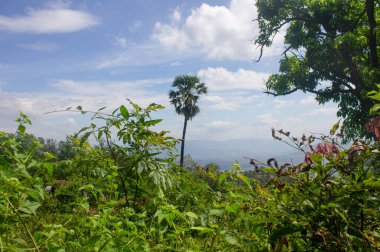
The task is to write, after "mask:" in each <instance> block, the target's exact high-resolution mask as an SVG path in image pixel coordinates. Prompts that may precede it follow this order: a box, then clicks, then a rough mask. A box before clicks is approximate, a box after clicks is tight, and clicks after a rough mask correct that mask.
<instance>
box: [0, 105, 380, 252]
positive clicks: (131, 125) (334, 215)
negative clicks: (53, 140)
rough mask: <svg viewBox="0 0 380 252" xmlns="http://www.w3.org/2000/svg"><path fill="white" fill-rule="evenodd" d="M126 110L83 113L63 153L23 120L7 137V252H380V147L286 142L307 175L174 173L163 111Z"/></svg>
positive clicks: (263, 169)
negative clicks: (87, 121) (300, 155)
mask: <svg viewBox="0 0 380 252" xmlns="http://www.w3.org/2000/svg"><path fill="white" fill-rule="evenodd" d="M127 107H128V108H127ZM127 107H126V106H121V107H119V108H118V109H117V110H115V111H114V112H113V113H111V114H107V113H103V112H102V111H103V110H99V111H95V112H89V111H84V110H82V108H81V107H78V108H77V110H76V111H79V112H81V113H90V114H92V116H93V117H92V122H93V123H92V124H91V125H90V126H89V127H86V128H84V129H82V130H81V131H80V132H79V133H78V134H77V135H76V136H74V137H71V138H68V139H67V141H66V142H62V144H60V145H59V148H58V149H57V148H55V147H56V146H55V145H54V146H55V147H54V146H53V147H54V148H50V149H49V148H48V147H49V144H48V143H47V142H44V141H43V140H41V139H36V138H34V137H32V136H31V135H28V134H26V133H25V129H26V128H27V125H28V124H30V121H29V119H28V117H27V116H25V115H23V114H21V116H20V118H19V119H18V122H19V125H20V126H19V127H18V130H17V131H16V132H15V133H14V134H9V133H5V132H0V234H1V236H0V251H24V250H25V251H26V250H27V251H375V250H379V249H380V225H379V224H380V221H379V217H380V211H379V210H380V209H379V207H380V204H379V200H380V197H379V196H380V195H379V193H380V179H379V172H380V169H379V167H380V161H379V146H378V142H376V141H372V142H369V141H355V142H354V143H353V144H352V146H351V147H349V148H347V149H345V148H343V147H341V146H340V144H339V130H338V127H334V128H333V129H332V131H331V135H330V136H302V137H300V138H299V139H297V138H294V137H291V136H290V134H289V133H288V132H284V131H283V130H280V131H273V137H275V138H276V139H278V140H281V141H286V142H287V143H288V144H290V145H292V146H293V147H295V148H297V149H299V150H300V151H304V152H305V161H304V162H303V163H301V164H277V162H276V160H274V159H269V160H268V162H267V163H265V164H263V163H260V162H259V161H257V160H255V159H254V158H252V159H251V160H250V162H251V164H252V168H253V171H249V172H242V171H241V170H240V167H239V164H235V165H233V167H232V168H231V170H229V171H226V172H221V171H219V170H218V169H217V167H215V166H214V165H210V166H207V167H201V166H199V165H196V164H188V165H187V166H185V167H179V166H178V165H176V163H175V156H174V154H173V152H174V148H175V145H176V142H177V140H176V139H173V138H171V137H168V136H166V134H167V132H165V131H163V132H155V131H153V130H152V127H153V126H155V125H157V124H158V123H159V122H160V120H157V119H151V113H152V112H155V111H156V110H158V109H161V108H162V107H161V106H159V105H156V104H151V105H150V106H148V107H147V108H142V107H140V106H138V105H137V104H134V103H132V102H130V104H129V105H128V106H127ZM70 110H71V109H70ZM337 135H338V136H337ZM91 136H93V137H94V138H95V139H96V140H97V141H98V142H99V144H97V145H96V146H95V147H94V146H93V145H90V144H89V143H88V142H87V139H88V138H89V137H91ZM279 144H280V143H279ZM51 146H52V145H50V147H51ZM162 153H165V155H162Z"/></svg>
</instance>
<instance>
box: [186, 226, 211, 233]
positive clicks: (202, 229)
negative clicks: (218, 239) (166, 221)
mask: <svg viewBox="0 0 380 252" xmlns="http://www.w3.org/2000/svg"><path fill="white" fill-rule="evenodd" d="M191 230H197V231H200V232H201V233H212V232H213V230H212V229H211V228H209V227H191Z"/></svg>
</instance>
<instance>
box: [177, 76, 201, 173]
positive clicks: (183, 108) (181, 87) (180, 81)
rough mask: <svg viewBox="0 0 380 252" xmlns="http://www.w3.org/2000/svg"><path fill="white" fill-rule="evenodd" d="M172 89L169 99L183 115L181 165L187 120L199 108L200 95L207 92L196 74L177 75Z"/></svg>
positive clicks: (181, 162)
mask: <svg viewBox="0 0 380 252" xmlns="http://www.w3.org/2000/svg"><path fill="white" fill-rule="evenodd" d="M172 87H173V88H174V90H170V92H169V99H170V103H171V104H173V106H174V108H175V112H176V113H177V114H178V115H183V116H184V117H185V120H184V124H183V132H182V142H181V159H180V164H181V166H183V155H184V150H185V135H186V128H187V121H188V120H192V119H193V118H194V116H196V115H197V114H198V113H199V111H200V109H199V107H198V105H197V103H198V100H199V97H200V95H202V94H207V87H206V85H205V83H202V82H201V81H200V79H199V78H198V77H197V76H190V75H180V76H177V77H176V78H175V79H174V81H173V84H172Z"/></svg>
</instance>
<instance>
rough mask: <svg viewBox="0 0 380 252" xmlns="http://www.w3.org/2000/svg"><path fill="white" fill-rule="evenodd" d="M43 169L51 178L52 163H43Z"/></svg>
mask: <svg viewBox="0 0 380 252" xmlns="http://www.w3.org/2000/svg"><path fill="white" fill-rule="evenodd" d="M44 167H45V169H46V171H47V173H48V174H49V176H50V177H52V176H53V171H54V165H53V163H50V162H46V163H44Z"/></svg>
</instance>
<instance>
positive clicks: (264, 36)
mask: <svg viewBox="0 0 380 252" xmlns="http://www.w3.org/2000/svg"><path fill="white" fill-rule="evenodd" d="M256 6H257V8H258V23H259V28H260V34H259V36H258V37H257V39H256V44H257V45H258V46H259V47H260V48H261V53H262V52H263V48H264V47H268V46H270V45H271V44H272V41H273V38H274V36H276V34H278V33H281V32H282V31H283V30H286V35H285V45H286V48H285V49H284V52H283V54H282V59H281V60H280V68H279V73H277V74H273V75H271V76H270V77H269V79H268V80H267V82H266V87H267V92H266V93H268V94H272V95H274V96H278V95H287V94H290V93H293V92H296V91H298V90H300V91H303V92H310V93H313V94H315V95H316V99H317V101H318V102H319V103H320V104H323V103H325V102H327V101H334V102H336V103H338V107H339V111H338V114H337V115H338V116H339V117H342V118H344V119H345V123H344V125H345V132H346V136H347V137H348V138H353V137H355V136H358V135H364V132H365V131H364V124H365V123H366V122H367V121H368V119H369V113H368V112H369V109H370V108H371V107H372V105H373V101H371V100H370V99H368V97H367V93H368V91H371V90H373V89H374V88H375V84H376V83H379V82H380V69H379V54H380V51H379V49H380V48H379V41H380V32H379V26H378V25H377V24H376V20H378V18H379V14H380V8H379V1H377V0H258V1H257V2H256ZM377 22H378V21H377ZM261 55H262V54H261ZM260 58H261V56H260ZM260 58H259V60H260Z"/></svg>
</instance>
